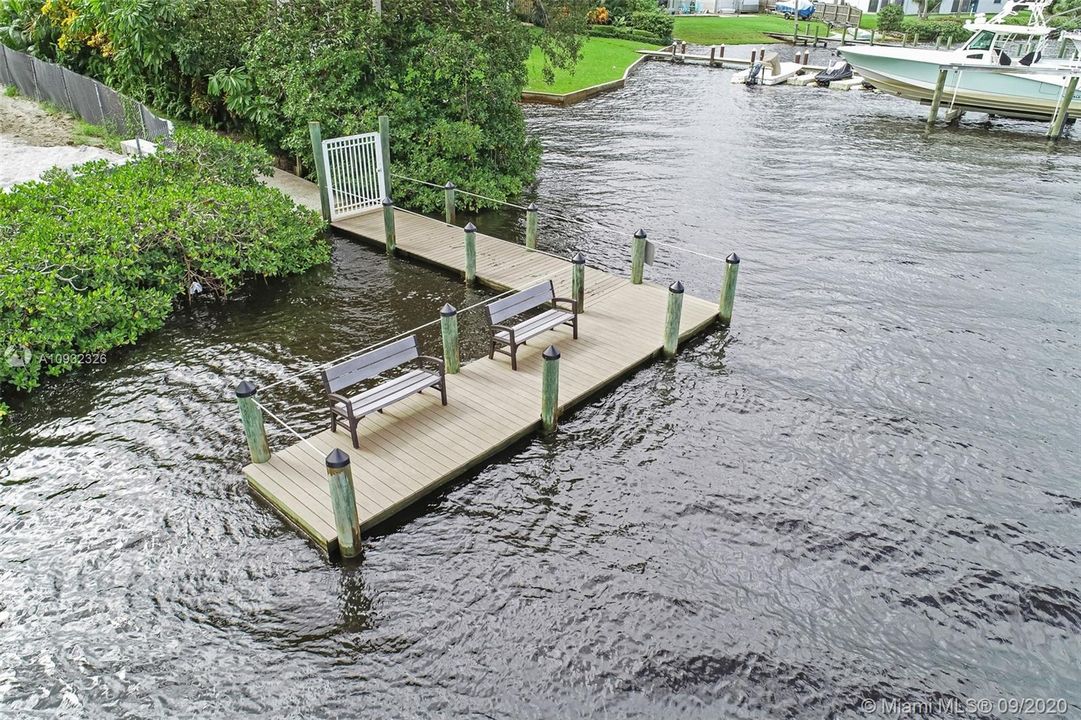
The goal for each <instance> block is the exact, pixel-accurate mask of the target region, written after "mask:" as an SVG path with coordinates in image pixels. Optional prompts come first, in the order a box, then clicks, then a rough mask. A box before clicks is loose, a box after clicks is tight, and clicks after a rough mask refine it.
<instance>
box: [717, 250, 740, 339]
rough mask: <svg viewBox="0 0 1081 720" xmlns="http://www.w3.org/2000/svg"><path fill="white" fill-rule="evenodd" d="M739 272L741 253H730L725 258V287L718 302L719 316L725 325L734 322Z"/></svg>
mask: <svg viewBox="0 0 1081 720" xmlns="http://www.w3.org/2000/svg"><path fill="white" fill-rule="evenodd" d="M738 274H739V255H736V254H735V253H729V255H728V257H726V258H725V259H724V287H722V288H721V300H720V302H719V303H718V312H717V317H718V318H719V319H720V321H721V323H723V324H724V325H730V324H731V323H732V306H733V305H735V303H736V276H737V275H738Z"/></svg>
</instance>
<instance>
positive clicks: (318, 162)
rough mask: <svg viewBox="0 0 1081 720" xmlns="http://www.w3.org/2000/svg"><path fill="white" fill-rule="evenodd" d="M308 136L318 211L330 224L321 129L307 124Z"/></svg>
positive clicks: (318, 126) (315, 125) (324, 220)
mask: <svg viewBox="0 0 1081 720" xmlns="http://www.w3.org/2000/svg"><path fill="white" fill-rule="evenodd" d="M308 135H309V136H311V141H312V154H313V155H314V156H315V157H314V158H313V159H314V160H315V182H316V184H317V185H318V186H319V210H320V212H321V213H322V215H323V222H330V194H329V193H328V192H327V168H326V164H325V163H324V162H323V127H322V125H320V124H319V123H317V122H314V121H312V122H310V123H308Z"/></svg>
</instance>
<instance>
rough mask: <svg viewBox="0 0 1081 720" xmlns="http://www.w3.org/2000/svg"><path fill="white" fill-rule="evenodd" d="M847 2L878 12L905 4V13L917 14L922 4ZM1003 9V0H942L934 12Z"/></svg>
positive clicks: (889, 0) (875, 0) (869, 0)
mask: <svg viewBox="0 0 1081 720" xmlns="http://www.w3.org/2000/svg"><path fill="white" fill-rule="evenodd" d="M847 4H849V5H851V6H853V7H857V8H859V9H860V10H862V11H864V12H865V13H876V12H878V11H879V10H881V9H882V8H883V7H885V6H886V5H890V4H893V5H903V6H904V10H905V15H917V14H919V12H920V6H919V5H918V4H916V3H915V2H913V0H847ZM1001 9H1002V0H942V2H941V3H940V4H939V6H938V8H937V9H933V10H932V12H933V13H973V12H976V13H988V14H989V15H994V14H995V13H997V12H998V11H999V10H1001Z"/></svg>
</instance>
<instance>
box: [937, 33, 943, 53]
mask: <svg viewBox="0 0 1081 720" xmlns="http://www.w3.org/2000/svg"><path fill="white" fill-rule="evenodd" d="M941 49H942V36H941V35H937V36H936V37H935V50H941Z"/></svg>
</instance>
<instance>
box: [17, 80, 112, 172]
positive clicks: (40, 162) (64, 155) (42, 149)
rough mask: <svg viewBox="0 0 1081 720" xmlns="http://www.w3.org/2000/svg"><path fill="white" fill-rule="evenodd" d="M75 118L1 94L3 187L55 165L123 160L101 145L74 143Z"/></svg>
mask: <svg viewBox="0 0 1081 720" xmlns="http://www.w3.org/2000/svg"><path fill="white" fill-rule="evenodd" d="M74 131H75V120H74V119H73V118H71V117H70V116H67V115H63V114H56V115H50V114H49V113H46V112H45V111H44V110H42V108H41V107H40V106H39V105H38V104H37V103H35V102H33V101H31V100H27V99H26V98H21V97H13V98H11V97H6V96H4V95H0V189H2V188H6V187H9V186H11V185H14V184H16V183H20V182H25V181H27V180H34V179H36V178H39V177H41V174H42V173H44V172H45V171H46V170H48V169H50V168H54V167H65V168H67V167H71V166H72V165H79V164H81V163H85V162H90V161H91V160H99V159H106V160H113V161H117V160H121V159H122V158H121V156H120V155H117V154H116V153H114V152H112V151H110V150H105V149H103V148H99V147H90V146H87V145H75V144H74V142H75V132H74Z"/></svg>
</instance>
